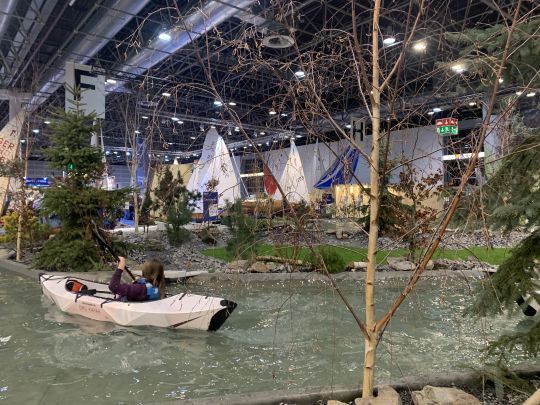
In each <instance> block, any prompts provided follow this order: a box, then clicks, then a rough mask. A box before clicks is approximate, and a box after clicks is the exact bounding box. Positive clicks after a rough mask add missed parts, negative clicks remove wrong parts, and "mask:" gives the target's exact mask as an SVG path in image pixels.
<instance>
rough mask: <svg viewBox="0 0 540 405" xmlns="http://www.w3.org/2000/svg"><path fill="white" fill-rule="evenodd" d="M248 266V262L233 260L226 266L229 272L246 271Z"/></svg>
mask: <svg viewBox="0 0 540 405" xmlns="http://www.w3.org/2000/svg"><path fill="white" fill-rule="evenodd" d="M248 266H249V261H248V260H234V261H232V262H230V263H229V264H228V265H227V269H229V270H242V271H243V270H246V269H247V268H248Z"/></svg>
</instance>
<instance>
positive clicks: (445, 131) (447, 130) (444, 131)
mask: <svg viewBox="0 0 540 405" xmlns="http://www.w3.org/2000/svg"><path fill="white" fill-rule="evenodd" d="M437 133H438V134H439V135H457V134H458V127H456V126H454V125H444V126H440V127H437Z"/></svg>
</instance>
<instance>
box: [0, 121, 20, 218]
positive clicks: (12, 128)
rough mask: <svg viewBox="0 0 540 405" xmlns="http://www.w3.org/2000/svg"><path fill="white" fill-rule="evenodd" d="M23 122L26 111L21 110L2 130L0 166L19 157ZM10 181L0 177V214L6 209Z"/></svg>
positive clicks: (0, 132)
mask: <svg viewBox="0 0 540 405" xmlns="http://www.w3.org/2000/svg"><path fill="white" fill-rule="evenodd" d="M23 122H24V111H20V112H19V113H18V114H17V115H16V116H15V117H13V118H12V119H10V120H9V122H8V123H7V125H6V126H5V127H4V128H2V130H1V131H0V166H4V165H7V164H8V163H11V162H13V161H14V160H15V158H16V157H17V150H18V148H19V142H20V136H21V129H22V126H23ZM9 182H10V178H9V177H0V214H1V213H2V212H3V211H4V204H5V202H6V196H7V192H8V190H9Z"/></svg>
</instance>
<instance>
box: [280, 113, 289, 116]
mask: <svg viewBox="0 0 540 405" xmlns="http://www.w3.org/2000/svg"><path fill="white" fill-rule="evenodd" d="M281 116H282V117H288V116H289V114H287V113H281Z"/></svg>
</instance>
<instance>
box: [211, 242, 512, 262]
mask: <svg viewBox="0 0 540 405" xmlns="http://www.w3.org/2000/svg"><path fill="white" fill-rule="evenodd" d="M327 247H328V248H330V249H334V250H336V251H337V253H338V254H339V255H341V256H342V257H343V260H345V262H347V263H348V262H353V261H355V262H362V261H366V255H367V248H354V247H346V246H334V245H327ZM278 251H279V256H285V257H290V258H297V259H301V260H305V258H306V257H310V256H311V255H312V253H311V251H310V250H309V249H308V248H305V247H303V248H300V249H297V251H296V252H295V250H294V249H293V248H292V247H291V246H288V247H284V248H280V249H278ZM202 253H203V254H204V255H206V256H211V257H215V258H218V259H221V260H225V261H230V260H232V258H230V257H229V255H228V254H227V251H226V250H225V248H211V249H206V250H203V252H202ZM257 253H258V254H259V255H270V256H275V255H276V254H277V251H276V248H275V247H274V246H271V245H259V246H258V247H257ZM509 254H510V249H505V248H494V249H489V250H488V249H486V248H483V247H478V246H475V247H471V248H468V249H456V250H450V249H439V250H437V251H436V252H435V255H434V256H433V258H434V259H462V260H466V259H467V258H469V257H470V256H474V257H476V258H478V259H479V260H481V261H483V262H486V263H490V264H495V265H498V264H501V263H502V262H503V261H504V260H505V259H506V258H507V257H508V256H509ZM405 255H407V249H394V250H380V251H379V252H377V263H385V262H386V258H387V257H388V256H394V257H396V256H405Z"/></svg>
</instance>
